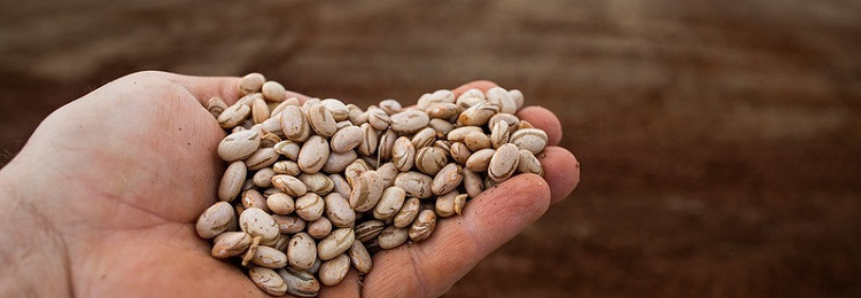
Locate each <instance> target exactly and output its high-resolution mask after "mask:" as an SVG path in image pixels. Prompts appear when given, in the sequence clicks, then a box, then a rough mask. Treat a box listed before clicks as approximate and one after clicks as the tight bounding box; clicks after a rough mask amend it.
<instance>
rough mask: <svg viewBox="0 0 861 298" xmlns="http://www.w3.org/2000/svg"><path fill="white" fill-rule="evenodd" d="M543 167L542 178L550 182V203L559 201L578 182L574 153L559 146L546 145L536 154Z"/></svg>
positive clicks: (577, 166)
mask: <svg viewBox="0 0 861 298" xmlns="http://www.w3.org/2000/svg"><path fill="white" fill-rule="evenodd" d="M536 157H538V160H539V161H540V162H541V166H542V167H544V180H546V181H547V184H550V197H551V204H556V203H559V201H562V200H563V199H565V198H566V197H568V195H570V194H571V192H573V191H574V188H576V187H577V184H579V183H580V162H578V161H577V158H576V157H574V154H571V152H568V150H565V149H564V148H561V147H555V146H553V147H547V148H544V151H542V152H541V153H539V154H538V156H536Z"/></svg>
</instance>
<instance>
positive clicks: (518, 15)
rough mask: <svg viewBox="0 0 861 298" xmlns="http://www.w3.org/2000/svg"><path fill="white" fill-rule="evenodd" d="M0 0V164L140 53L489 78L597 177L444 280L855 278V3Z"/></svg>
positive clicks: (310, 83)
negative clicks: (549, 122)
mask: <svg viewBox="0 0 861 298" xmlns="http://www.w3.org/2000/svg"><path fill="white" fill-rule="evenodd" d="M0 2H2V7H3V9H2V10H0V155H2V157H0V164H5V162H7V161H8V160H9V159H10V158H11V157H12V156H14V154H15V152H17V150H19V149H20V148H21V147H22V146H23V144H24V143H25V142H26V139H27V137H28V136H29V135H30V134H31V133H32V132H33V130H34V129H35V127H36V126H37V125H38V124H39V122H40V121H41V120H42V119H43V118H44V117H46V116H47V115H48V114H49V113H50V112H51V111H53V110H54V109H57V108H58V107H60V106H62V105H63V104H65V103H67V102H69V101H72V100H74V99H75V98H77V97H80V96H82V95H84V94H86V93H87V92H89V91H91V90H93V89H95V88H96V87H98V86H100V85H102V84H104V83H107V82H109V81H111V80H112V79H114V78H117V77H119V76H122V75H123V74H127V73H130V72H134V71H138V70H145V69H159V70H167V71H174V72H182V73H189V74H200V75H241V74H243V73H246V72H249V71H259V72H262V73H264V74H266V75H267V76H268V77H271V78H273V79H276V80H278V81H281V82H282V83H284V85H285V86H288V88H290V89H292V90H296V91H299V92H303V93H306V94H311V95H315V96H319V97H335V98H339V99H342V100H345V101H350V102H355V103H358V104H359V105H360V106H367V105H368V104H371V103H374V102H378V101H379V100H382V99H386V98H396V99H399V100H401V101H402V102H411V101H414V100H415V99H417V98H418V97H419V96H420V95H421V93H422V92H424V91H428V90H434V89H438V88H453V87H456V86H457V85H459V84H460V83H463V82H466V81H470V80H474V79H490V80H493V81H496V82H498V83H499V84H500V85H502V86H504V87H510V88H519V89H521V90H522V91H523V93H524V94H525V95H526V98H527V100H528V101H529V102H530V103H532V104H537V105H541V106H544V107H547V108H549V109H551V110H553V111H555V112H556V113H557V114H558V116H559V118H560V120H561V122H562V125H563V127H564V130H565V136H564V138H563V140H562V144H561V146H563V147H565V148H568V149H569V150H572V151H573V152H574V153H575V155H576V156H577V157H578V158H579V160H580V162H581V164H582V170H583V180H582V182H581V184H580V186H579V188H578V189H577V190H576V191H575V193H574V194H573V195H572V196H571V197H570V198H568V199H567V200H566V201H564V202H562V203H560V204H557V205H554V206H553V207H552V208H551V210H550V211H549V212H548V213H547V215H546V216H545V217H544V218H542V219H541V220H540V221H539V222H537V223H536V224H535V225H534V226H532V227H530V228H529V229H528V230H526V231H525V232H524V233H523V234H522V235H520V236H518V237H517V238H515V239H514V240H513V241H511V242H510V243H508V244H506V245H505V246H503V247H502V248H501V249H499V250H498V251H496V252H495V253H493V254H492V255H491V256H490V257H489V258H488V259H486V260H484V261H482V262H481V263H480V264H479V266H478V267H477V268H476V269H475V270H473V271H472V272H471V273H469V274H468V275H467V276H466V277H465V278H464V279H463V280H462V281H460V282H459V283H457V284H456V285H455V286H454V287H453V288H452V289H451V291H450V292H449V293H448V294H447V295H446V297H502V296H510V297H861V284H859V282H858V281H857V280H858V276H861V154H859V152H861V130H859V129H858V127H861V117H859V115H861V55H859V53H861V22H859V21H858V20H859V18H861V2H858V1H848V0H847V1H837V0H835V1H801V0H787V1H765V0H756V1H740V0H733V1H713V2H706V1H669V0H659V1H655V0H652V1H631V0H617V1H602V0H587V1H565V0H554V1H526V0H509V1H457V2H454V3H442V2H440V1H433V2H430V1H425V2H406V1H367V2H362V3H355V2H349V1H326V2H324V3H318V2H317V1H254V2H248V1H192V0H181V1H175V0H173V1H168V0H159V1H96V0H75V1H59V2H58V1H25V2H20V1H16V2H12V1H9V0H0Z"/></svg>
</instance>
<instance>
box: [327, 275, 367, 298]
mask: <svg viewBox="0 0 861 298" xmlns="http://www.w3.org/2000/svg"><path fill="white" fill-rule="evenodd" d="M359 291H361V288H360V284H359V273H358V272H356V269H355V268H350V271H349V272H347V276H345V277H344V279H343V280H341V282H340V283H338V284H337V285H335V286H334V287H325V288H323V290H322V291H320V294H321V295H320V297H321V298H351V297H356V298H358V297H359Z"/></svg>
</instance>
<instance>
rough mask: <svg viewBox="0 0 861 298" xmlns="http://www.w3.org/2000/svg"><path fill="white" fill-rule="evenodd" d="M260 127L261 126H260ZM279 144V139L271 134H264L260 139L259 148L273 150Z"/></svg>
mask: <svg viewBox="0 0 861 298" xmlns="http://www.w3.org/2000/svg"><path fill="white" fill-rule="evenodd" d="M261 126H262V125H261ZM280 142H281V137H279V136H278V135H276V134H274V133H271V132H264V134H263V136H262V137H260V148H273V147H275V144H278V143H280Z"/></svg>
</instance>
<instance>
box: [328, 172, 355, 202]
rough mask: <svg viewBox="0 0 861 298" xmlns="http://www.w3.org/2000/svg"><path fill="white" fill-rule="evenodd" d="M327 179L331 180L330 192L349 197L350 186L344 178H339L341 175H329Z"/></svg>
mask: <svg viewBox="0 0 861 298" xmlns="http://www.w3.org/2000/svg"><path fill="white" fill-rule="evenodd" d="M329 179H331V180H332V185H333V186H334V187H333V188H332V191H334V192H336V193H338V194H340V195H341V196H343V197H345V198H349V197H350V192H351V191H352V187H350V184H349V183H348V182H347V179H344V176H341V174H330V175H329Z"/></svg>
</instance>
